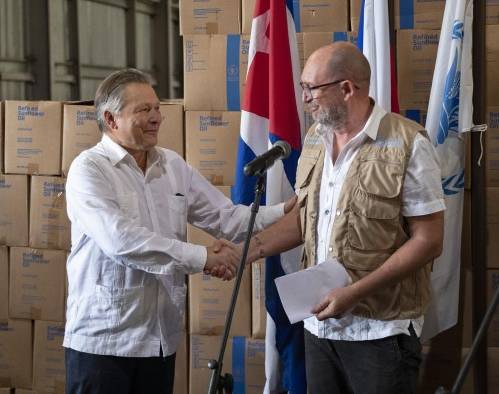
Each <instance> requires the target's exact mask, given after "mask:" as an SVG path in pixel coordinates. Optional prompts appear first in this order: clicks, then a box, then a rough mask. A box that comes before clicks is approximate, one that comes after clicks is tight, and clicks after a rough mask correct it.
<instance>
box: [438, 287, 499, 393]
mask: <svg viewBox="0 0 499 394" xmlns="http://www.w3.org/2000/svg"><path fill="white" fill-rule="evenodd" d="M498 304H499V287H498V288H497V289H496V292H495V294H494V298H493V299H492V302H491V303H490V305H489V307H488V308H487V311H486V312H485V317H484V318H483V320H482V323H481V324H480V328H479V329H478V332H477V334H476V337H475V339H473V343H472V345H471V350H470V352H469V353H468V356H467V357H466V360H465V361H464V364H463V366H462V367H461V369H460V370H459V374H458V375H457V378H456V381H455V382H454V386H453V387H452V391H447V390H446V389H445V388H444V387H442V386H440V387H439V388H438V389H437V391H435V394H459V393H460V392H461V389H462V387H463V384H464V379H465V378H466V375H467V374H468V371H469V369H470V367H471V364H472V363H473V358H474V357H475V353H476V351H477V349H478V345H479V344H480V342H481V341H482V339H483V337H484V335H485V333H486V332H487V328H488V327H489V324H490V321H491V320H492V317H493V315H494V312H495V310H496V308H497V305H498Z"/></svg>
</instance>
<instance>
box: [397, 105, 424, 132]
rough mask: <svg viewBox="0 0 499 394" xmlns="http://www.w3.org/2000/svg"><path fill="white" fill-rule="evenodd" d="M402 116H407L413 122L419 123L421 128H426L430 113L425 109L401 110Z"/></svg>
mask: <svg viewBox="0 0 499 394" xmlns="http://www.w3.org/2000/svg"><path fill="white" fill-rule="evenodd" d="M400 115H403V116H405V117H406V118H409V119H411V120H413V121H414V122H417V123H419V124H420V125H421V126H423V127H424V126H425V124H426V116H427V115H428V112H427V111H426V110H424V109H402V108H401V109H400Z"/></svg>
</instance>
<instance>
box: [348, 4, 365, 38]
mask: <svg viewBox="0 0 499 394" xmlns="http://www.w3.org/2000/svg"><path fill="white" fill-rule="evenodd" d="M361 7H362V0H350V30H352V31H359V21H360V10H361Z"/></svg>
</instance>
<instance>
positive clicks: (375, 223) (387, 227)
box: [296, 114, 431, 320]
mask: <svg viewBox="0 0 499 394" xmlns="http://www.w3.org/2000/svg"><path fill="white" fill-rule="evenodd" d="M418 133H421V134H423V135H424V136H426V132H425V131H424V130H423V129H422V127H421V126H420V125H419V124H417V123H415V122H412V121H410V120H408V119H406V118H404V117H402V116H400V115H396V114H386V115H385V116H384V117H383V118H382V119H381V122H380V125H379V130H378V134H377V137H376V140H372V139H371V138H369V137H367V138H366V140H365V142H364V143H363V144H362V145H361V147H360V148H359V152H358V154H357V156H356V157H355V158H354V160H353V162H352V164H351V166H350V168H349V170H348V172H347V175H346V178H345V181H344V184H343V187H342V189H341V192H340V196H339V200H338V205H337V212H336V217H335V219H334V224H333V229H332V234H331V240H330V242H329V252H328V257H330V258H331V257H335V258H337V259H338V260H339V261H340V263H342V264H343V265H344V266H345V268H346V270H347V272H348V274H349V275H350V277H351V278H352V281H353V282H355V281H358V280H359V279H361V278H363V277H364V276H366V275H369V273H371V272H372V271H374V270H375V269H376V268H378V267H379V266H380V265H382V264H383V263H384V262H385V261H386V260H387V259H388V257H390V256H391V255H392V254H393V253H394V252H395V251H396V250H397V249H398V248H400V246H402V245H403V244H404V243H405V242H406V241H407V240H408V238H409V236H408V232H407V228H406V224H405V221H404V218H403V216H402V214H401V205H402V185H403V182H404V177H405V173H406V169H407V163H408V160H409V157H410V154H411V151H412V145H413V141H414V138H415V137H416V135H417V134H418ZM324 155H325V148H324V145H323V142H322V138H321V137H320V136H319V135H318V134H317V132H316V131H315V127H312V128H311V129H310V131H309V132H308V134H307V136H306V138H305V142H304V147H303V150H302V154H301V156H300V160H299V162H298V169H297V174H296V189H297V192H298V204H299V206H300V219H301V228H302V237H303V240H304V251H303V258H302V264H303V265H302V267H307V266H310V265H313V264H315V263H316V245H317V242H316V241H317V222H318V221H317V215H318V212H319V194H320V186H321V178H322V169H323V164H324ZM430 271H431V264H427V265H425V266H424V267H423V268H421V269H419V270H418V271H416V272H414V273H412V274H411V275H410V276H409V277H407V278H406V279H405V280H403V281H402V282H399V283H397V284H395V285H393V286H390V287H386V288H383V289H381V290H379V291H378V292H376V293H374V294H372V295H371V296H369V297H368V298H366V299H364V300H362V301H361V302H360V303H359V304H358V305H357V306H356V307H355V308H354V310H353V311H352V313H353V314H354V315H357V316H362V317H367V318H370V319H377V320H395V319H409V318H416V317H419V316H421V315H422V314H423V313H424V312H425V309H426V307H427V305H428V302H429V299H430V288H429V284H430V281H429V278H430Z"/></svg>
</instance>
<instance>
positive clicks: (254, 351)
mask: <svg viewBox="0 0 499 394" xmlns="http://www.w3.org/2000/svg"><path fill="white" fill-rule="evenodd" d="M221 340H222V338H221V337H212V336H203V335H192V336H191V344H190V375H189V393H190V394H200V393H206V392H207V390H208V386H209V383H210V378H211V370H210V369H208V366H207V363H208V361H209V360H211V359H216V358H217V357H218V352H219V350H220V343H221ZM222 373H224V374H225V373H232V375H233V377H234V392H235V393H237V392H240V393H246V394H257V393H258V394H260V393H262V392H263V388H264V386H265V341H264V340H261V339H249V338H245V337H233V338H229V340H228V341H227V347H226V350H225V354H224V361H223V370H222Z"/></svg>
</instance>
